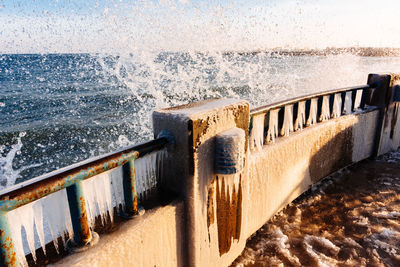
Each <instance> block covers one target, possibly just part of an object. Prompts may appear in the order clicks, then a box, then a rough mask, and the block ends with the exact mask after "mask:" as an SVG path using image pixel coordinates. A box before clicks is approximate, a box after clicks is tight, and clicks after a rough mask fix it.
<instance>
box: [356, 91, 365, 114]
mask: <svg viewBox="0 0 400 267" xmlns="http://www.w3.org/2000/svg"><path fill="white" fill-rule="evenodd" d="M362 91H363V90H357V94H356V99H355V100H354V110H358V109H360V105H361V97H362Z"/></svg>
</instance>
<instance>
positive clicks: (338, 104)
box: [332, 93, 342, 118]
mask: <svg viewBox="0 0 400 267" xmlns="http://www.w3.org/2000/svg"><path fill="white" fill-rule="evenodd" d="M341 115H342V96H341V94H340V93H338V94H335V96H334V100H333V110H332V117H333V118H339V117H340V116H341Z"/></svg>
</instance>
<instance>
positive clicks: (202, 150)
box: [153, 99, 249, 266]
mask: <svg viewBox="0 0 400 267" xmlns="http://www.w3.org/2000/svg"><path fill="white" fill-rule="evenodd" d="M153 127H154V134H155V136H157V135H158V134H159V132H161V131H162V130H167V131H169V132H170V133H172V134H173V135H174V137H175V146H174V148H173V149H171V151H168V153H169V154H168V160H167V162H166V164H165V166H164V168H163V169H164V175H163V176H164V177H167V181H161V188H162V190H166V191H167V192H171V191H172V192H175V193H178V194H180V195H181V196H183V198H184V200H185V216H186V244H185V245H184V247H186V248H187V253H188V255H187V266H228V265H229V264H230V263H231V262H232V261H233V260H235V258H236V257H237V256H238V255H239V254H240V253H241V251H242V250H243V248H244V246H245V242H246V237H245V236H244V235H241V234H240V233H241V230H242V228H243V227H244V226H243V225H242V224H241V222H242V217H243V216H245V215H244V214H242V212H241V211H242V210H245V208H243V207H242V202H241V199H242V195H243V194H246V192H247V191H248V190H247V188H245V187H246V186H245V182H244V180H246V179H247V175H248V167H247V162H246V160H245V159H246V155H247V153H248V130H249V104H248V103H247V102H246V101H242V100H234V99H224V100H223V99H220V100H217V99H213V100H206V101H202V102H198V103H194V104H190V105H184V106H180V107H174V108H169V109H163V110H159V111H155V112H154V113H153ZM233 128H239V129H242V130H239V131H235V130H233V131H232V132H233V133H235V134H234V135H232V138H230V137H229V136H228V137H225V135H230V132H225V131H227V130H230V129H233ZM240 131H241V132H240ZM223 132H225V135H224V134H222V136H223V137H222V138H230V139H229V141H228V142H231V143H232V142H234V141H232V140H236V139H235V138H237V140H239V139H240V140H243V139H241V138H244V141H240V140H239V143H240V144H239V145H238V146H244V147H243V148H240V150H242V149H243V150H242V151H244V154H245V155H244V163H243V168H242V166H240V168H237V171H236V170H235V172H237V173H231V172H230V173H228V174H216V172H215V169H216V168H217V169H218V168H219V167H218V166H220V165H218V164H219V163H218V164H217V165H216V163H215V160H216V157H215V150H216V139H217V137H216V136H217V135H219V136H220V137H219V138H221V135H220V134H221V133H223ZM243 133H244V135H243ZM236 136H238V137H236ZM241 136H242V137H241ZM238 149H239V148H238ZM235 162H236V161H235ZM216 166H217V167H216ZM238 166H239V165H238Z"/></svg>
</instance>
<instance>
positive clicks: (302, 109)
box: [294, 101, 306, 131]
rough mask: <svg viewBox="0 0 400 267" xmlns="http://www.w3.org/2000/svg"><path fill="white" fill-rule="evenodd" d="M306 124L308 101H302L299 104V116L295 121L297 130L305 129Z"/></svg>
mask: <svg viewBox="0 0 400 267" xmlns="http://www.w3.org/2000/svg"><path fill="white" fill-rule="evenodd" d="M304 124H306V102H305V101H301V102H299V104H298V109H297V118H296V121H295V123H294V130H295V131H297V130H301V129H303V125H304Z"/></svg>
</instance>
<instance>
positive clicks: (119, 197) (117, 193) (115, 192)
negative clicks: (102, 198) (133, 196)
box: [109, 167, 125, 220]
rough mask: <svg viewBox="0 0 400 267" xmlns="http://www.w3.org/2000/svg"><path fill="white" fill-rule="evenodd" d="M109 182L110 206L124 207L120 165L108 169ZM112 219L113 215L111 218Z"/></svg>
mask: <svg viewBox="0 0 400 267" xmlns="http://www.w3.org/2000/svg"><path fill="white" fill-rule="evenodd" d="M109 175H110V183H111V187H112V194H111V196H112V201H113V202H112V206H113V207H117V210H119V209H120V207H122V209H123V208H124V207H125V200H124V187H123V171H122V167H118V168H115V169H113V170H111V171H110V174H109ZM111 219H112V220H113V216H112V218H111Z"/></svg>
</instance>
